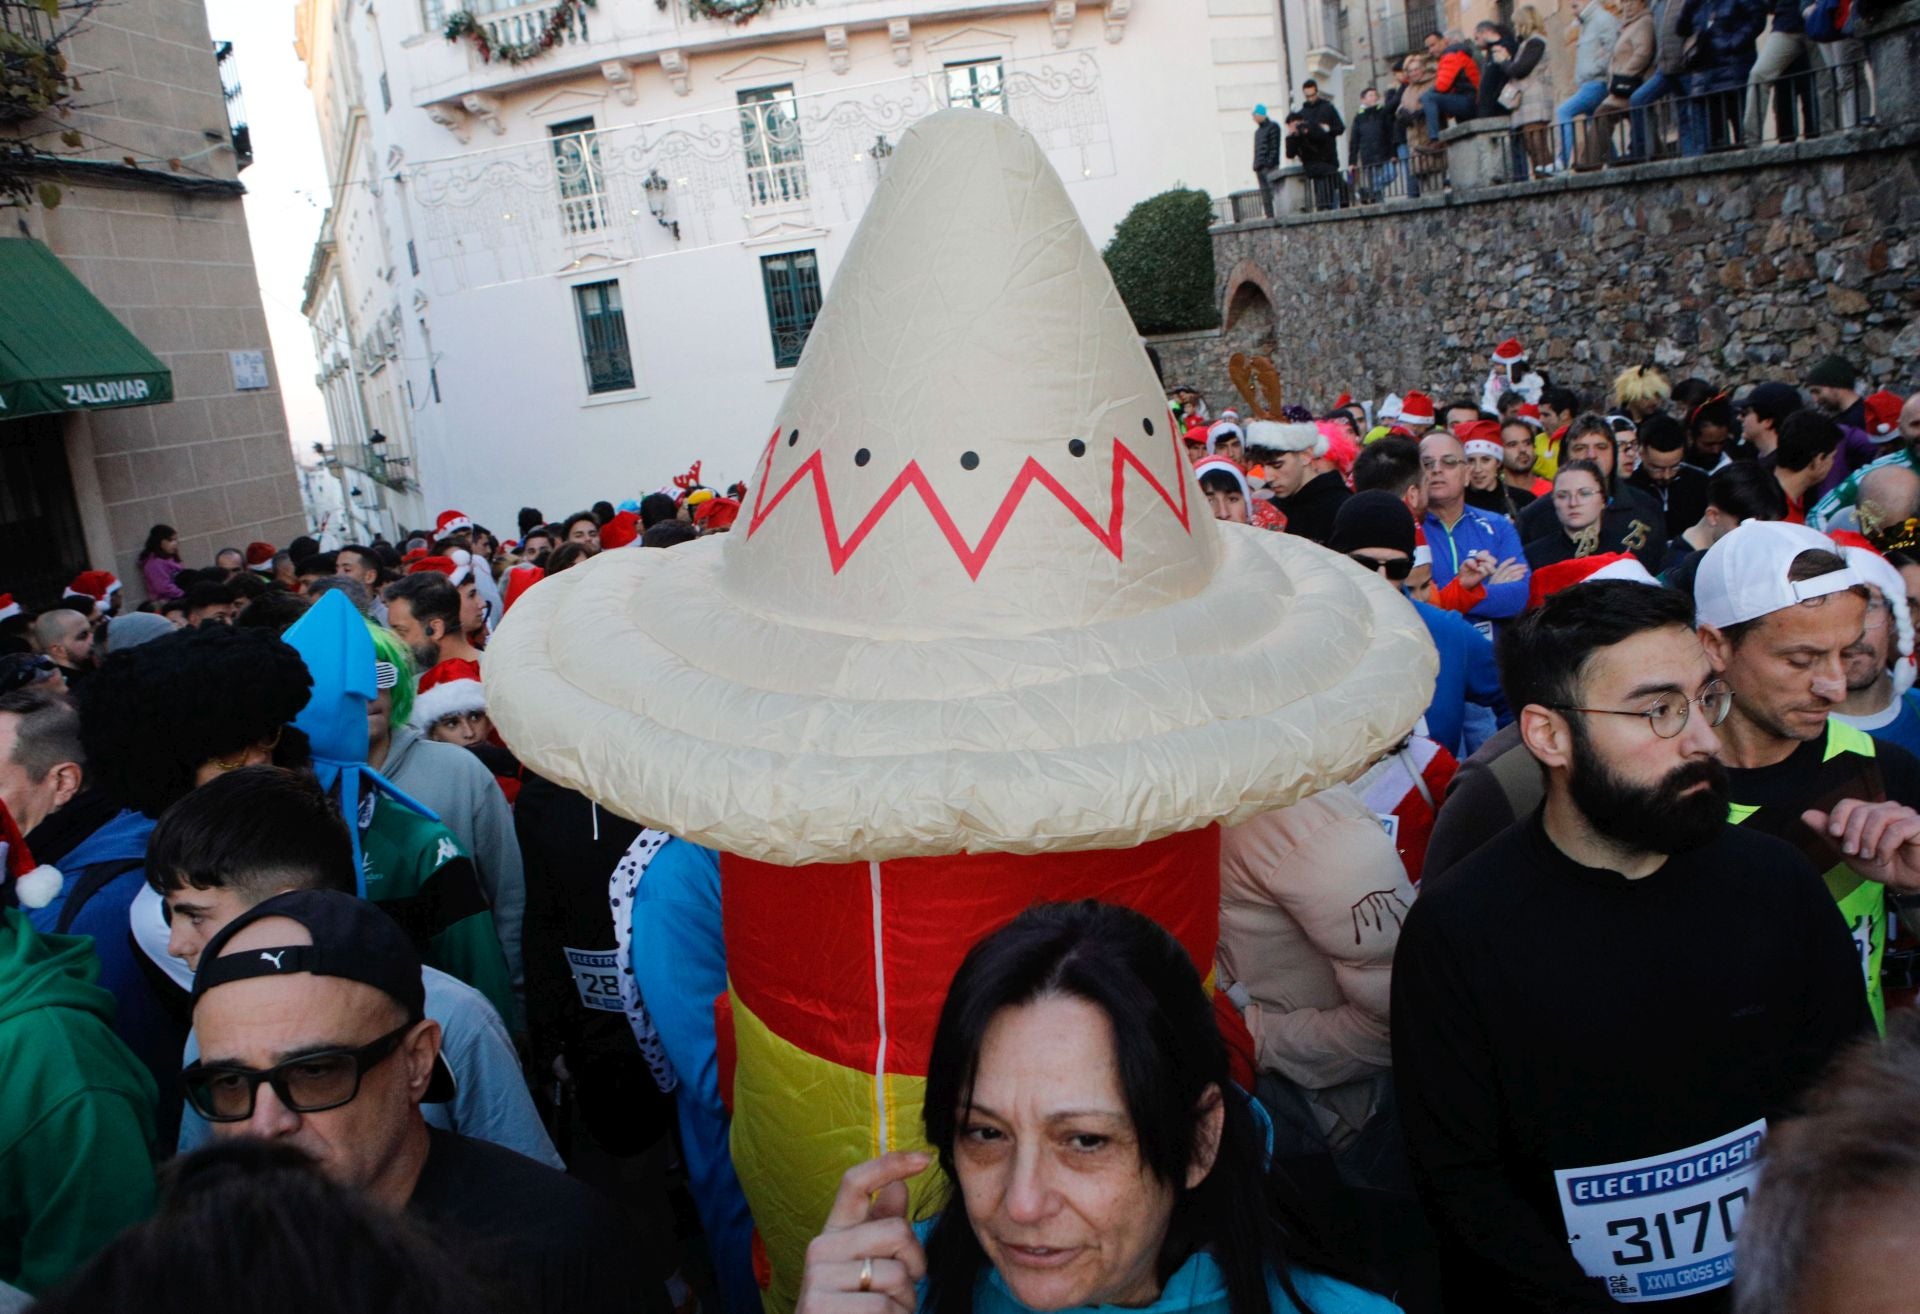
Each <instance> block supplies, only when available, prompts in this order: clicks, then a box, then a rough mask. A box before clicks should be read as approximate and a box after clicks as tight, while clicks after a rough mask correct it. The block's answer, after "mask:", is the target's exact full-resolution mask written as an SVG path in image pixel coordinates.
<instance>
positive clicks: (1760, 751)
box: [1694, 520, 1920, 1022]
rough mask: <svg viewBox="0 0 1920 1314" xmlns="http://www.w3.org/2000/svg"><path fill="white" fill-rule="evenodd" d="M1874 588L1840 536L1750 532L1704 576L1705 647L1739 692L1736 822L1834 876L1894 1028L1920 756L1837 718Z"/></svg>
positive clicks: (1704, 564) (1792, 528) (1779, 528)
mask: <svg viewBox="0 0 1920 1314" xmlns="http://www.w3.org/2000/svg"><path fill="white" fill-rule="evenodd" d="M1868 596H1869V595H1868V590H1867V586H1866V581H1865V579H1863V578H1862V576H1861V575H1860V573H1859V571H1858V570H1856V569H1855V568H1853V567H1852V566H1849V565H1848V564H1847V562H1846V560H1845V559H1844V558H1842V557H1841V556H1839V555H1838V551H1837V549H1836V547H1835V545H1834V543H1833V540H1831V539H1829V538H1826V537H1824V536H1823V535H1821V534H1819V533H1817V532H1815V531H1814V530H1811V529H1808V528H1806V527H1805V526H1804V525H1792V524H1787V523H1785V522H1784V521H1764V520H1756V521H1749V522H1748V523H1746V524H1744V525H1742V526H1740V528H1738V529H1736V530H1734V531H1733V532H1732V533H1731V534H1728V535H1727V536H1726V537H1725V538H1723V539H1721V540H1720V541H1719V542H1718V543H1715V544H1714V545H1713V546H1712V547H1710V548H1708V549H1707V551H1706V553H1705V555H1704V556H1703V557H1702V558H1701V561H1700V570H1699V573H1698V575H1697V576H1696V577H1695V579H1694V598H1695V600H1696V602H1697V604H1698V606H1699V609H1700V637H1701V641H1702V642H1703V643H1704V644H1705V646H1706V650H1707V656H1708V658H1709V659H1710V660H1711V661H1712V662H1713V669H1714V674H1715V675H1717V676H1719V677H1720V678H1721V679H1723V680H1725V681H1726V682H1727V683H1728V684H1730V685H1732V686H1733V688H1734V690H1735V693H1734V699H1733V711H1732V714H1731V715H1730V716H1728V718H1727V722H1726V725H1725V727H1724V728H1723V729H1722V730H1721V732H1720V742H1721V749H1720V755H1719V756H1720V760H1721V761H1722V762H1724V763H1726V765H1727V766H1728V767H1729V768H1731V769H1730V770H1729V771H1728V773H1727V774H1728V779H1729V783H1730V788H1731V794H1732V798H1733V804H1734V806H1733V812H1732V818H1731V819H1732V820H1733V821H1734V822H1735V823H1736V824H1737V825H1738V826H1739V827H1740V828H1741V829H1742V830H1749V831H1763V832H1765V833H1767V834H1770V835H1777V836H1779V837H1781V838H1783V839H1785V840H1787V841H1788V842H1789V843H1791V844H1792V845H1794V846H1795V847H1796V848H1798V849H1799V850H1800V851H1801V852H1802V853H1803V854H1805V855H1806V857H1807V858H1808V859H1809V860H1810V861H1811V862H1812V863H1813V866H1814V869H1815V870H1816V871H1818V872H1820V873H1821V874H1822V875H1823V876H1824V878H1825V880H1826V885H1827V889H1828V891H1829V892H1830V893H1831V895H1832V897H1833V898H1834V899H1835V900H1836V901H1837V902H1838V903H1839V905H1840V912H1841V914H1842V916H1843V917H1844V918H1845V920H1846V923H1847V926H1848V928H1849V930H1850V931H1851V933H1852V935H1853V941H1854V946H1855V951H1856V952H1855V961H1856V964H1857V966H1858V968H1859V969H1860V970H1861V972H1862V973H1863V974H1864V975H1865V979H1866V988H1867V999H1868V1002H1869V1003H1870V1004H1871V1005H1872V1008H1873V1014H1874V1019H1875V1021H1876V1022H1883V1020H1884V1019H1883V1014H1884V1011H1885V1006H1884V1002H1883V999H1882V992H1881V983H1880V972H1881V964H1882V961H1883V958H1884V956H1885V952H1886V939H1887V898H1886V887H1887V886H1892V887H1894V888H1895V889H1896V890H1898V891H1902V892H1908V891H1913V890H1916V889H1920V812H1915V811H1914V808H1915V806H1916V805H1920V761H1916V760H1915V758H1914V757H1913V755H1912V754H1910V753H1908V752H1907V751H1906V750H1905V749H1903V748H1901V747H1899V746H1898V745H1896V744H1891V743H1887V742H1885V741H1879V740H1875V739H1874V738H1873V737H1872V736H1871V735H1869V734H1868V733H1867V732H1866V731H1864V730H1861V729H1859V728H1857V727H1855V726H1852V725H1848V724H1847V723H1846V722H1844V721H1842V720H1840V719H1839V718H1838V717H1837V716H1835V715H1834V713H1836V712H1838V711H1840V710H1841V709H1842V706H1843V704H1844V702H1845V700H1846V697H1847V668H1846V654H1847V650H1848V649H1849V648H1851V647H1853V646H1854V645H1855V644H1856V643H1858V642H1859V641H1860V638H1861V635H1862V632H1863V631H1864V630H1865V628H1866V623H1867V602H1868Z"/></svg>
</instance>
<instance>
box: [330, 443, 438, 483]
mask: <svg viewBox="0 0 1920 1314" xmlns="http://www.w3.org/2000/svg"><path fill="white" fill-rule="evenodd" d="M391 442H392V440H391V439H389V438H388V437H387V436H386V435H385V434H383V433H381V432H380V431H379V430H378V429H375V430H374V431H373V432H372V433H370V434H368V435H367V441H366V442H364V443H339V444H337V445H336V446H335V449H334V450H335V451H336V452H337V453H338V454H339V459H340V463H341V464H342V465H344V466H346V467H347V468H348V469H349V470H358V471H359V472H360V473H361V474H363V475H365V476H367V478H369V479H371V480H373V482H374V483H376V484H379V485H380V486H381V487H383V488H390V489H392V490H393V491H394V492H396V493H410V492H412V491H414V490H415V489H417V488H418V487H419V486H420V485H419V484H418V483H417V482H415V480H414V478H413V458H412V457H410V456H402V455H399V454H398V453H396V454H394V455H392V456H389V455H388V454H387V447H388V446H389V445H390V444H391Z"/></svg>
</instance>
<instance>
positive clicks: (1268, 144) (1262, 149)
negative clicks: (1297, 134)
mask: <svg viewBox="0 0 1920 1314" xmlns="http://www.w3.org/2000/svg"><path fill="white" fill-rule="evenodd" d="M1279 167H1280V125H1279V124H1277V123H1275V122H1274V121H1273V120H1272V119H1268V120H1267V121H1266V122H1265V123H1263V124H1261V125H1260V126H1259V127H1257V128H1255V129H1254V130H1253V171H1254V172H1255V173H1265V172H1266V171H1267V170H1268V169H1277V168H1279Z"/></svg>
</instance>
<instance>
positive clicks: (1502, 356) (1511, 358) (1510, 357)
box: [1493, 338, 1527, 365]
mask: <svg viewBox="0 0 1920 1314" xmlns="http://www.w3.org/2000/svg"><path fill="white" fill-rule="evenodd" d="M1526 358H1527V349H1526V348H1525V347H1523V346H1521V345H1520V339H1518V338H1508V339H1507V340H1506V341H1505V342H1503V343H1501V344H1500V345H1499V346H1497V347H1495V348H1494V349H1493V363H1494V364H1495V365H1518V364H1519V363H1520V362H1521V361H1523V360H1525V359H1526Z"/></svg>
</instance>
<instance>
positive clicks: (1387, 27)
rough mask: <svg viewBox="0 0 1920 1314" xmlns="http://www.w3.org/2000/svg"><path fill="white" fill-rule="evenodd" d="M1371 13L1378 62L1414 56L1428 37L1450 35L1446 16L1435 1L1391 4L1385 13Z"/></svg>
mask: <svg viewBox="0 0 1920 1314" xmlns="http://www.w3.org/2000/svg"><path fill="white" fill-rule="evenodd" d="M1369 12H1370V14H1371V18H1370V20H1369V21H1370V23H1371V25H1372V37H1373V53H1374V55H1375V56H1376V57H1377V58H1383V59H1392V58H1396V57H1398V56H1400V55H1407V54H1412V53H1413V52H1414V51H1416V50H1419V49H1420V48H1421V46H1422V44H1423V43H1424V42H1425V41H1426V39H1427V38H1428V37H1430V36H1432V35H1434V34H1435V33H1439V32H1444V31H1446V26H1447V20H1446V15H1445V14H1444V13H1442V12H1441V9H1440V6H1439V5H1438V4H1437V3H1434V2H1433V0H1391V2H1390V3H1389V5H1388V6H1387V8H1386V9H1385V10H1381V11H1371V10H1370V11H1369Z"/></svg>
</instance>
